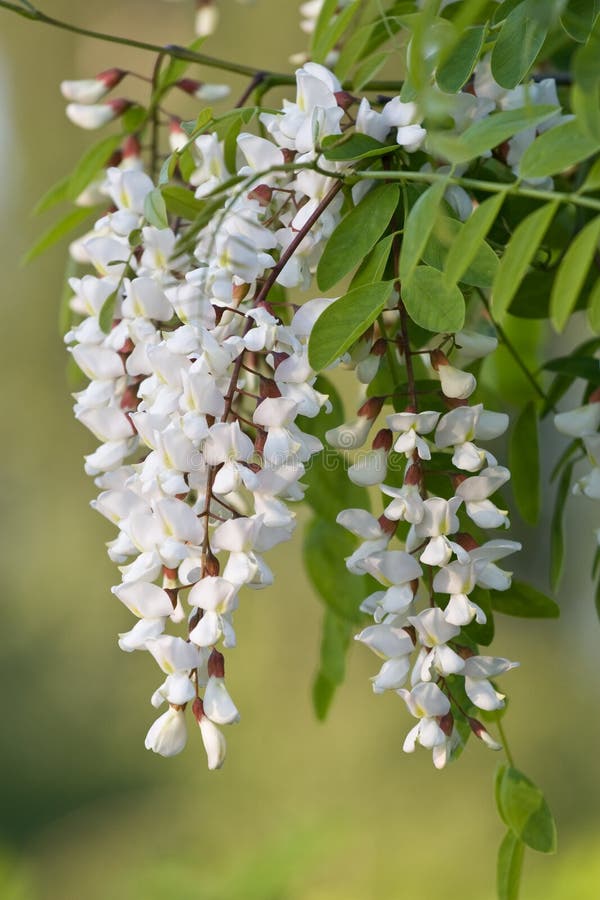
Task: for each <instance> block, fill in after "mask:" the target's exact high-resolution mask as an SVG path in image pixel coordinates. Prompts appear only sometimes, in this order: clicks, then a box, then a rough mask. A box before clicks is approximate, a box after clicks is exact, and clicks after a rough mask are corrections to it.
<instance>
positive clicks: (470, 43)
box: [435, 25, 485, 94]
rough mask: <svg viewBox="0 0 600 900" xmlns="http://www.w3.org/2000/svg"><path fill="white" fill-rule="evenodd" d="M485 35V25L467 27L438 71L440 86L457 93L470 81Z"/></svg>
mask: <svg viewBox="0 0 600 900" xmlns="http://www.w3.org/2000/svg"><path fill="white" fill-rule="evenodd" d="M484 37H485V28H484V27H483V25H476V26H474V27H472V28H467V29H466V30H465V31H464V32H463V33H462V34H461V36H460V38H459V40H458V42H457V44H456V46H455V47H454V49H453V51H452V53H451V54H450V56H449V58H448V59H446V61H445V62H444V63H442V65H441V66H439V68H438V69H437V71H436V74H435V79H436V81H437V83H438V86H439V87H440V88H441V89H442V90H443V91H447V92H448V93H450V94H454V93H456V91H459V90H460V89H461V87H462V86H463V85H464V84H465V82H466V81H468V79H469V76H470V75H471V72H472V71H473V68H474V66H475V63H476V62H477V60H478V59H479V54H480V52H481V47H482V44H483V40H484Z"/></svg>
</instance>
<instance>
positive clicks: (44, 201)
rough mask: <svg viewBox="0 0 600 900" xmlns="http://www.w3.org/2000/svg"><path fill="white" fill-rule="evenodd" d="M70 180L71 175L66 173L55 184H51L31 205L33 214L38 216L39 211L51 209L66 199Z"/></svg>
mask: <svg viewBox="0 0 600 900" xmlns="http://www.w3.org/2000/svg"><path fill="white" fill-rule="evenodd" d="M70 181H71V176H70V175H66V176H65V177H64V178H61V179H60V181H57V182H56V184H53V185H52V187H51V188H49V189H48V190H47V191H46V193H45V194H44V195H43V197H41V198H40V199H39V200H38V202H37V203H36V205H35V206H34V207H33V214H34V215H35V216H39V215H40V214H41V213H43V212H47V211H48V210H49V209H53V208H54V207H55V206H57V205H58V204H59V203H63V202H64V201H65V200H68V199H69V183H70Z"/></svg>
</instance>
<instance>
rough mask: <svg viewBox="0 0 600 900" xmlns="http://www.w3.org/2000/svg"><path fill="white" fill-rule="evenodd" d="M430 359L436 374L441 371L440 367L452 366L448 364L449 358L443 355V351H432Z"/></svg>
mask: <svg viewBox="0 0 600 900" xmlns="http://www.w3.org/2000/svg"><path fill="white" fill-rule="evenodd" d="M429 357H430V359H431V365H432V366H433V368H434V369H435V371H436V372H437V371H438V370H439V368H440V366H449V365H450V363H449V362H448V357H447V356H446V354H445V353H442V351H441V350H432V351H431V353H430V354H429Z"/></svg>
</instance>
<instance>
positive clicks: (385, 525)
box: [377, 513, 398, 535]
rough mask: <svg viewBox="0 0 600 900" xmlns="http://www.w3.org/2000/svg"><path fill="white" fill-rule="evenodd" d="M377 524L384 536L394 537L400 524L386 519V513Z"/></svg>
mask: <svg viewBox="0 0 600 900" xmlns="http://www.w3.org/2000/svg"><path fill="white" fill-rule="evenodd" d="M377 522H378V524H379V527H380V528H381V530H382V531H383V533H384V534H390V535H393V534H394V533H395V531H396V529H397V527H398V523H397V522H392V520H391V519H388V518H386V516H385V514H384V513H382V514H381V515H380V516H379V518H378V519H377Z"/></svg>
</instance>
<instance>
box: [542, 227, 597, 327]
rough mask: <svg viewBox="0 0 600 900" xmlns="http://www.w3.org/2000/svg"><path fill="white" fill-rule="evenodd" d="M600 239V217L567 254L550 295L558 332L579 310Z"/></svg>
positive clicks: (573, 244)
mask: <svg viewBox="0 0 600 900" xmlns="http://www.w3.org/2000/svg"><path fill="white" fill-rule="evenodd" d="M599 240H600V216H598V217H597V218H595V219H593V220H592V221H591V222H588V224H587V225H586V226H585V228H582V229H581V231H580V232H579V234H578V235H577V237H576V238H575V240H574V241H573V243H572V244H571V246H570V247H569V249H568V250H567V252H566V253H565V255H564V258H563V261H562V262H561V264H560V268H559V270H558V273H557V275H556V278H555V279H554V284H553V286H552V294H551V295H550V318H551V320H552V324H553V326H554V328H555V330H556V331H558V332H560V331H562V330H563V328H564V327H565V325H566V324H567V321H568V319H569V316H570V315H571V313H572V312H573V310H574V309H575V304H576V303H577V298H578V296H579V293H580V291H581V288H582V287H583V283H584V281H585V279H586V275H587V273H588V270H589V268H590V265H591V264H592V260H593V259H594V254H595V253H596V250H597V249H598V241H599Z"/></svg>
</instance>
